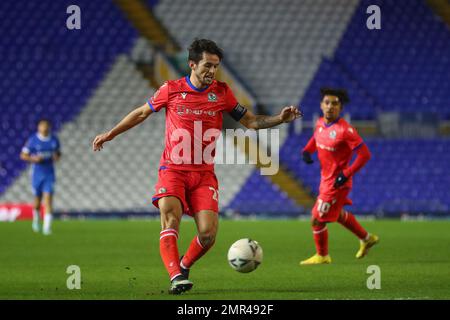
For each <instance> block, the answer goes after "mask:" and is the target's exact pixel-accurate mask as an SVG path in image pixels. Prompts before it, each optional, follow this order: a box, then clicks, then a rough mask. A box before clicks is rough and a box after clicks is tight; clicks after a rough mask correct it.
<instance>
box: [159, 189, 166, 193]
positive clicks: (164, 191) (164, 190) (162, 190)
mask: <svg viewBox="0 0 450 320" xmlns="http://www.w3.org/2000/svg"><path fill="white" fill-rule="evenodd" d="M166 192H167V190H166V188H159V190H158V193H166Z"/></svg>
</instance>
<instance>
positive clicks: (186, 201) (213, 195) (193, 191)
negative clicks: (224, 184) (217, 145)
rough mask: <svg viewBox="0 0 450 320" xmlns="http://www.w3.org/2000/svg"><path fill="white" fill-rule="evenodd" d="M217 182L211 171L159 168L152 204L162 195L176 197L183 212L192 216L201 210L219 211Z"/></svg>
mask: <svg viewBox="0 0 450 320" xmlns="http://www.w3.org/2000/svg"><path fill="white" fill-rule="evenodd" d="M218 189H219V184H218V182H217V178H216V175H215V173H214V172H213V171H183V170H175V169H171V168H160V169H159V172H158V182H157V183H156V185H155V194H154V195H153V197H152V202H153V205H154V206H155V207H157V208H159V206H158V200H159V199H161V198H163V197H168V196H174V197H177V198H178V199H179V200H180V201H181V204H182V205H183V213H185V214H188V215H190V216H194V214H195V213H197V212H199V211H201V210H211V211H214V212H216V213H217V212H219V191H218Z"/></svg>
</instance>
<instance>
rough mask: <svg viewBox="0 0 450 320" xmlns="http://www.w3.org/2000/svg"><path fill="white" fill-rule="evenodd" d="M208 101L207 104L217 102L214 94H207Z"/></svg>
mask: <svg viewBox="0 0 450 320" xmlns="http://www.w3.org/2000/svg"><path fill="white" fill-rule="evenodd" d="M208 101H209V102H217V96H216V94H215V93H213V92H210V93H208Z"/></svg>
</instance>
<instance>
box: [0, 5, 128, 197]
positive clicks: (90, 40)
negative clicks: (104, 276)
mask: <svg viewBox="0 0 450 320" xmlns="http://www.w3.org/2000/svg"><path fill="white" fill-rule="evenodd" d="M71 4H72V3H71V2H69V1H40V2H33V1H24V0H20V1H14V2H12V1H2V2H1V4H0V6H1V7H0V9H1V10H0V15H1V17H0V21H1V26H2V27H1V28H0V38H1V39H2V41H1V48H0V57H1V59H2V63H1V64H0V74H1V75H2V77H1V78H2V80H1V86H0V88H1V90H2V94H1V95H0V104H1V106H2V117H1V122H0V137H1V138H0V148H1V149H2V150H6V152H2V153H0V167H1V168H3V170H2V171H1V172H0V174H2V176H1V179H0V194H2V193H3V192H4V191H5V190H6V188H7V186H8V185H10V184H11V183H12V182H13V181H14V179H16V178H17V176H18V175H19V174H20V172H21V171H22V170H23V169H24V167H25V164H24V163H23V162H22V161H20V160H19V153H20V149H21V148H22V146H23V145H24V143H25V141H26V139H27V138H28V137H29V136H30V134H31V133H32V132H34V131H35V128H36V123H37V120H38V119H40V118H41V117H46V118H48V119H50V120H51V121H52V122H53V124H54V129H55V130H56V131H57V130H59V129H60V128H61V125H62V124H63V123H65V122H67V121H70V120H72V119H73V118H74V117H75V116H76V114H77V113H78V112H79V111H80V110H81V108H82V107H83V106H84V104H85V103H86V100H87V98H88V97H89V96H90V94H91V93H92V92H93V90H94V89H95V86H96V85H97V83H98V82H99V80H100V79H101V78H102V76H103V75H104V73H105V72H106V71H107V69H108V67H109V66H110V65H111V63H112V62H113V61H114V57H115V56H116V55H117V54H118V53H121V52H125V51H127V50H128V49H129V48H130V46H131V44H132V43H133V41H134V39H135V37H136V31H135V30H134V29H133V28H132V27H131V26H130V25H129V24H128V23H127V22H126V20H125V19H124V17H123V16H122V14H121V13H120V11H119V10H118V9H117V8H116V7H115V6H114V5H113V4H112V3H111V2H109V1H86V0H83V1H77V4H78V5H79V6H80V8H81V9H82V25H81V30H69V29H67V28H66V19H67V17H68V16H69V15H68V14H66V8H67V7H68V6H69V5H71ZM106 13H107V14H106ZM93 44H95V46H94V45H93ZM94 48H95V49H94Z"/></svg>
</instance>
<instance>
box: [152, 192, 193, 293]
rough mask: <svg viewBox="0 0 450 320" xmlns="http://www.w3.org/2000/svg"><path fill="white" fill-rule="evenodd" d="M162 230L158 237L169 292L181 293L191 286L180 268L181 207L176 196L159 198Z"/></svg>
mask: <svg viewBox="0 0 450 320" xmlns="http://www.w3.org/2000/svg"><path fill="white" fill-rule="evenodd" d="M158 205H159V208H160V212H161V227H162V231H161V233H160V237H159V249H160V253H161V259H162V261H163V263H164V266H165V267H166V270H167V272H168V273H169V277H170V281H171V285H170V288H169V293H170V294H181V293H183V292H185V291H188V290H190V289H191V288H192V286H193V284H192V282H191V281H189V280H188V279H186V278H185V277H184V276H183V275H182V273H181V270H180V264H179V260H180V257H179V253H178V243H177V241H178V229H179V225H180V221H181V216H182V207H181V203H180V201H179V200H178V199H177V198H176V197H164V198H161V199H159V201H158Z"/></svg>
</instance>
